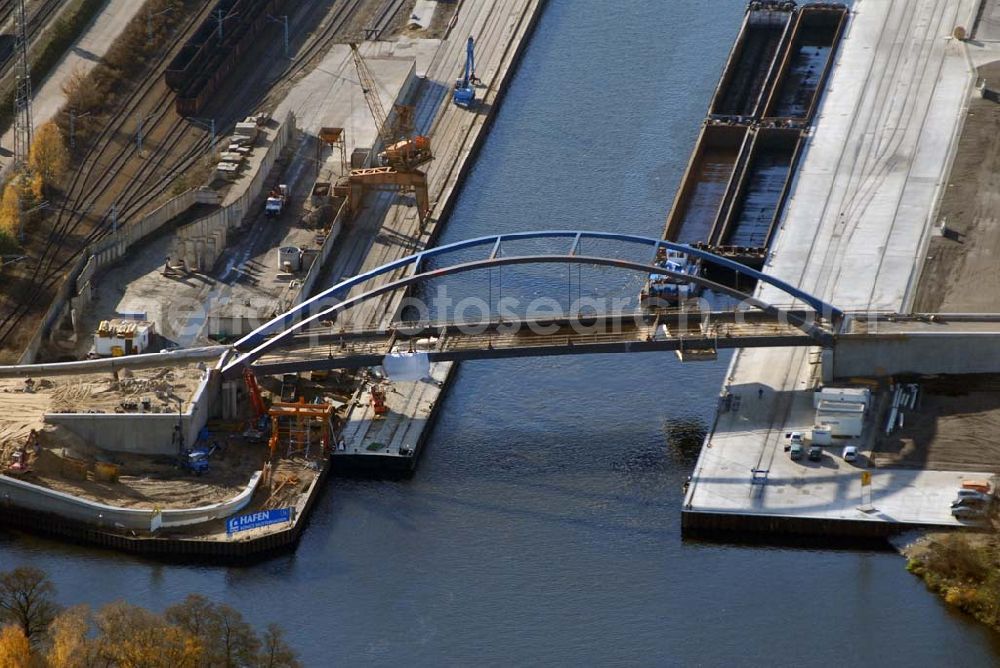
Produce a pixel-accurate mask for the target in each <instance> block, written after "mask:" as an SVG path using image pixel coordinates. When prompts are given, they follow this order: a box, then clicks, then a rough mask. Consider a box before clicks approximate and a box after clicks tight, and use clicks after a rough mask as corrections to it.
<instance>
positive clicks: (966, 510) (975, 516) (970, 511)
mask: <svg viewBox="0 0 1000 668" xmlns="http://www.w3.org/2000/svg"><path fill="white" fill-rule="evenodd" d="M951 514H952V515H954V516H955V518H956V519H960V520H979V519H983V518H984V517H986V509H985V508H971V507H969V506H958V507H956V508H952V509H951Z"/></svg>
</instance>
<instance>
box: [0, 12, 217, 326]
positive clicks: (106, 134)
mask: <svg viewBox="0 0 1000 668" xmlns="http://www.w3.org/2000/svg"><path fill="white" fill-rule="evenodd" d="M207 13H208V3H207V2H206V5H205V7H203V11H202V12H200V13H199V14H197V15H195V16H193V17H192V18H191V19H189V20H188V21H186V22H185V24H184V25H183V27H182V28H181V30H180V33H181V35H182V36H183V35H187V34H188V33H189V32H190V30H191V29H192V28H193V26H194V25H195V23H196V22H197V21H200V20H201V19H203V18H204V17H205V16H207ZM179 43H181V40H178V41H176V42H175V46H176V44H179ZM173 50H174V49H170V48H168V49H165V50H164V51H163V53H161V54H160V56H159V57H157V59H156V60H155V61H154V65H153V67H152V69H153V71H156V72H159V71H160V70H161V69H162V68H163V66H164V65H165V63H166V62H167V58H168V57H169V55H170V54H172V53H173ZM159 82H160V77H158V76H156V77H147V78H146V79H144V80H143V83H142V84H140V86H139V87H138V88H136V89H135V90H134V91H133V92H132V93H131V94H130V95H129V97H128V98H126V101H125V102H124V105H125V106H124V109H123V110H122V111H121V112H119V113H118V114H116V116H115V118H116V119H120V120H118V122H110V123H108V124H106V125H105V126H104V128H102V130H101V132H100V133H99V134H98V137H97V138H96V139H95V141H94V143H93V146H92V147H91V149H90V150H88V152H87V154H86V155H85V157H84V159H83V160H82V161H81V167H80V169H78V170H76V171H75V172H74V174H73V178H72V180H71V181H70V184H69V186H68V187H67V189H66V197H65V200H64V203H63V204H62V205H61V206H60V207H59V210H58V213H57V215H56V220H55V221H54V222H53V224H52V228H51V230H50V231H49V233H48V235H47V239H46V242H45V245H44V246H43V248H42V251H41V252H40V253H39V254H38V256H37V259H36V261H35V264H34V268H33V271H32V273H31V275H30V277H29V282H30V285H31V287H30V289H29V290H28V292H27V293H26V294H22V295H19V297H20V298H19V299H18V301H17V305H16V306H15V308H14V309H12V310H11V312H9V313H7V314H5V315H4V317H3V318H2V319H0V344H2V343H4V342H5V341H7V339H8V338H9V337H10V335H11V333H12V332H14V331H16V329H17V326H18V324H19V323H20V322H21V321H22V320H23V319H24V317H25V316H26V315H27V314H28V313H30V312H31V310H32V308H33V307H34V306H35V305H36V303H37V301H38V300H39V298H40V297H42V296H43V295H44V294H46V293H47V292H48V291H49V290H50V289H51V288H53V287H54V285H55V284H56V283H57V282H58V281H59V280H60V279H61V278H63V276H64V272H65V271H66V270H67V269H68V267H69V266H70V265H71V263H72V262H73V261H75V260H76V258H77V257H79V255H80V254H81V253H82V252H84V250H85V249H86V247H87V246H88V245H89V244H91V243H93V242H94V241H96V240H98V239H100V238H101V237H102V236H104V235H105V234H106V233H107V232H108V231H109V229H108V228H109V227H110V223H111V216H110V215H109V214H107V213H105V214H104V215H102V216H101V217H100V218H98V219H97V220H96V222H95V224H94V225H92V226H91V228H90V229H89V230H88V231H87V232H86V233H85V234H84V235H82V236H77V237H76V238H75V239H73V244H72V247H73V250H71V251H70V252H68V253H66V252H63V253H60V251H61V250H65V248H66V247H67V246H68V243H67V242H68V241H69V240H70V237H72V236H74V235H75V234H76V232H77V230H78V228H79V227H80V225H81V224H83V223H84V221H86V220H87V219H88V218H90V217H91V216H92V213H93V212H91V211H90V210H89V209H91V208H93V207H95V205H96V204H97V203H98V201H99V200H100V198H101V197H102V196H103V195H105V193H106V191H107V189H108V187H109V185H110V184H111V183H112V182H113V181H114V179H115V178H117V176H118V172H119V171H120V170H121V169H122V167H123V166H124V165H125V164H126V163H127V162H128V160H129V159H130V158H131V157H132V155H131V154H132V153H133V152H134V149H135V144H134V143H130V142H125V143H122V144H120V145H119V146H117V147H116V146H115V139H116V138H117V137H118V136H119V135H120V134H121V133H122V129H123V127H122V126H123V125H125V123H126V122H127V120H125V119H133V118H135V116H136V112H137V110H138V109H139V108H140V107H141V106H144V105H143V102H145V101H147V98H148V97H149V96H150V94H151V91H152V90H153V89H154V88H155V87H156V85H157V84H158V83H159ZM164 88H165V87H164ZM168 102H169V92H166V91H163V92H161V94H160V96H159V97H157V98H155V101H154V104H153V105H152V108H153V109H155V110H157V111H155V112H154V114H153V116H152V118H151V119H150V120H151V121H152V122H153V125H151V126H150V132H152V131H153V130H154V128H155V126H156V125H159V124H160V123H161V122H163V118H164V116H165V115H166V112H167V110H168V109H169V106H170V105H169V104H168ZM145 106H146V107H147V108H149V106H148V105H145ZM175 123H176V124H177V125H184V124H185V123H184V122H183V120H182V119H177V120H176V121H175ZM175 132H176V131H175ZM126 134H127V133H126ZM154 159H155V156H154ZM95 174H96V175H97V180H96V181H95V180H94V178H93V177H94V176H95ZM164 187H165V186H164ZM161 191H162V189H161ZM135 198H136V195H132V196H131V197H130V201H129V202H127V204H129V205H130V206H132V207H135V206H136V205H137V200H136V199H135ZM148 199H152V196H149V197H148ZM118 219H119V220H122V217H121V216H120V215H119V216H118Z"/></svg>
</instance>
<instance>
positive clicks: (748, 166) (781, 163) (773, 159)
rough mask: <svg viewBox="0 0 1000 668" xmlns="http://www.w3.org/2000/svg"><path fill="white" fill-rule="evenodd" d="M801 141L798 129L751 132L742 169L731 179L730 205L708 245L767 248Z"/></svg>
mask: <svg viewBox="0 0 1000 668" xmlns="http://www.w3.org/2000/svg"><path fill="white" fill-rule="evenodd" d="M801 140H802V133H801V132H800V131H798V130H791V129H783V128H759V129H756V130H754V131H752V132H751V140H750V143H749V147H748V151H747V153H748V158H747V160H746V163H745V166H744V169H743V171H742V173H740V174H737V175H736V177H735V178H734V184H733V193H734V197H733V200H732V205H731V206H730V207H729V210H728V211H727V212H723V215H722V217H721V218H719V220H718V222H717V225H716V226H715V228H713V230H712V233H711V236H710V237H709V243H710V244H712V245H715V246H727V247H734V246H740V247H751V248H762V247H766V246H767V245H768V241H769V240H770V239H771V236H772V234H773V233H774V226H775V224H776V223H777V218H778V214H779V213H780V211H781V207H782V204H783V203H784V201H785V197H786V195H787V193H788V188H789V186H790V185H791V180H792V166H793V165H794V164H795V161H796V158H797V157H798V151H799V146H800V143H801Z"/></svg>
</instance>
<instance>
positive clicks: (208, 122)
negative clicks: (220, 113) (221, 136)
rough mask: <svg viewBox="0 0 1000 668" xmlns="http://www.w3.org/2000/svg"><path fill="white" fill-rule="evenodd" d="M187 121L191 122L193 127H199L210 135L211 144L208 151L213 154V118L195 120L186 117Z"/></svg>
mask: <svg viewBox="0 0 1000 668" xmlns="http://www.w3.org/2000/svg"><path fill="white" fill-rule="evenodd" d="M188 120H189V121H191V122H192V123H194V124H195V125H199V126H201V127H203V128H205V129H206V130H208V131H209V133H211V136H212V143H211V148H210V151H211V152H212V153H213V154H214V153H215V119H214V118H195V117H193V116H191V117H188Z"/></svg>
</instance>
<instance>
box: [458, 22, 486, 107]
mask: <svg viewBox="0 0 1000 668" xmlns="http://www.w3.org/2000/svg"><path fill="white" fill-rule="evenodd" d="M478 82H479V77H477V76H476V54H475V47H474V41H473V39H472V37H469V41H468V42H467V44H466V47H465V74H464V76H462V78H461V79H458V80H456V81H455V93H454V95H453V97H452V100H453V101H454V102H455V104H457V105H458V106H460V107H465V108H469V107H471V106H472V105H473V103H475V101H476V89H475V84H476V83H478Z"/></svg>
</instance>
